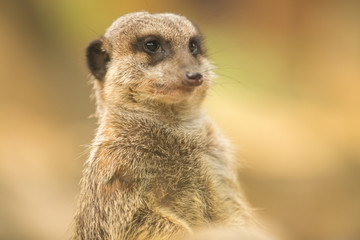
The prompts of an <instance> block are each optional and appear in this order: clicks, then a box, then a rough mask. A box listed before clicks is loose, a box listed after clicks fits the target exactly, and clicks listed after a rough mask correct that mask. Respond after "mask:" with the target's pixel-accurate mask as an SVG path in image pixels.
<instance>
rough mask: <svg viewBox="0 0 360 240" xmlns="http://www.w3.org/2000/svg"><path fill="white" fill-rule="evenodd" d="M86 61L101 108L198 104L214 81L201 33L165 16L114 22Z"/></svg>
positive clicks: (92, 45)
mask: <svg viewBox="0 0 360 240" xmlns="http://www.w3.org/2000/svg"><path fill="white" fill-rule="evenodd" d="M87 62H88V66H89V68H90V71H91V73H92V75H93V76H94V77H95V78H96V81H95V85H96V92H97V93H96V94H97V97H98V104H100V105H103V106H100V107H101V108H106V107H109V106H111V107H116V106H123V105H126V104H132V106H136V105H142V106H147V105H152V106H153V105H154V104H162V105H168V104H171V105H176V104H181V105H189V106H190V105H197V104H199V103H201V101H202V99H203V98H204V97H205V95H206V91H207V90H208V88H209V86H210V85H211V81H212V78H213V72H212V68H213V67H212V65H211V64H210V63H209V61H208V59H207V57H206V53H205V46H204V41H203V36H202V35H201V33H200V32H199V29H198V28H197V27H196V26H195V25H194V24H193V23H192V22H190V21H189V20H188V19H186V18H185V17H182V16H178V15H174V14H168V13H164V14H150V13H147V12H138V13H130V14H127V15H124V16H122V17H120V18H118V19H117V20H116V21H115V22H113V24H112V25H111V26H110V27H109V28H108V29H107V31H106V33H105V34H104V36H103V37H101V38H100V39H98V40H95V41H93V42H92V43H90V45H89V47H88V48H87Z"/></svg>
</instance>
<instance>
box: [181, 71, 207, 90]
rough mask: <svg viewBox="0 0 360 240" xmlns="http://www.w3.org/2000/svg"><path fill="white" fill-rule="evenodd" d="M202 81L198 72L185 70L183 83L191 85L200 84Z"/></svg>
mask: <svg viewBox="0 0 360 240" xmlns="http://www.w3.org/2000/svg"><path fill="white" fill-rule="evenodd" d="M202 82H203V76H202V74H201V73H199V72H186V73H185V84H186V85H188V86H191V87H196V86H200V85H201V84H202Z"/></svg>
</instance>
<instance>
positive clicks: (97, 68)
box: [86, 39, 110, 81]
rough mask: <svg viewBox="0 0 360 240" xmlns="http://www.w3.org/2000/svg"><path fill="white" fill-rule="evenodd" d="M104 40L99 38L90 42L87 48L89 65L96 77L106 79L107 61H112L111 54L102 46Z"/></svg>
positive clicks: (100, 79)
mask: <svg viewBox="0 0 360 240" xmlns="http://www.w3.org/2000/svg"><path fill="white" fill-rule="evenodd" d="M102 46H103V42H102V40H101V39H97V40H95V41H93V42H91V43H90V44H89V46H88V47H87V49H86V58H87V64H88V67H89V69H90V71H91V73H92V75H94V77H95V78H96V79H98V80H99V81H102V80H104V77H105V74H106V71H107V63H108V62H109V61H110V56H109V54H108V53H107V52H106V51H105V50H104V49H103V48H102Z"/></svg>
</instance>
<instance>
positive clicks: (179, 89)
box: [152, 84, 195, 95]
mask: <svg viewBox="0 0 360 240" xmlns="http://www.w3.org/2000/svg"><path fill="white" fill-rule="evenodd" d="M194 90H195V88H194V87H189V86H174V87H169V86H166V85H164V84H155V85H154V88H153V91H152V93H154V94H161V95H177V94H182V93H191V92H193V91H194Z"/></svg>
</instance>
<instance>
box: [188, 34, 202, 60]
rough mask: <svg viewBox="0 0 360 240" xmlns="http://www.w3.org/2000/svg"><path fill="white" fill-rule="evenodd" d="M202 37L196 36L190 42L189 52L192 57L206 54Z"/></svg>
mask: <svg viewBox="0 0 360 240" xmlns="http://www.w3.org/2000/svg"><path fill="white" fill-rule="evenodd" d="M202 41H203V40H202V37H201V36H194V37H192V38H190V40H189V51H190V53H191V54H192V55H194V56H196V55H198V54H204V50H203V46H202V45H203V44H202Z"/></svg>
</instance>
